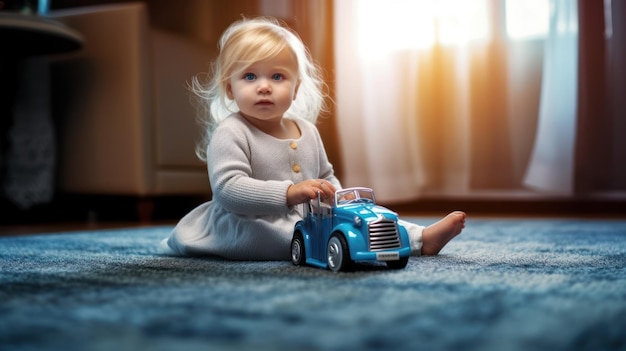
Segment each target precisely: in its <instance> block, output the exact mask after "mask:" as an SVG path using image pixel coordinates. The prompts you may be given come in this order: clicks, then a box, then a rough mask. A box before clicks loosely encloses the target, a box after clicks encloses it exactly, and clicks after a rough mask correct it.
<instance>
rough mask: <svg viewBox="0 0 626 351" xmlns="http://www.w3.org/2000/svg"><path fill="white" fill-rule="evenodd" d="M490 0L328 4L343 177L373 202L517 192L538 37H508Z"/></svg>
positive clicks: (535, 98) (531, 115) (535, 92)
mask: <svg viewBox="0 0 626 351" xmlns="http://www.w3.org/2000/svg"><path fill="white" fill-rule="evenodd" d="M504 16H505V11H504V1H500V0H472V1H467V0H439V1H433V0H411V1H406V0H405V1H403V0H386V1H380V0H378V1H377V0H342V1H336V2H335V19H336V20H335V24H334V26H335V54H336V63H335V67H336V77H337V83H336V100H337V123H338V126H339V128H338V130H339V136H340V140H341V146H342V153H343V165H344V167H343V169H344V179H343V182H344V185H346V186H353V185H354V186H356V185H363V186H370V187H372V188H374V189H376V192H377V197H378V198H379V199H382V200H383V201H386V200H390V201H403V200H411V199H415V198H419V197H421V196H448V195H454V196H465V195H467V196H471V195H474V194H488V193H492V192H501V191H508V192H510V191H517V190H520V189H523V188H524V185H523V184H522V183H523V178H524V174H525V170H526V165H527V163H528V160H529V158H530V154H531V151H532V143H533V140H534V133H535V128H536V125H537V110H538V109H539V92H540V89H539V87H540V85H541V71H542V66H541V63H542V58H543V49H542V47H543V45H542V44H543V39H540V40H527V41H524V42H519V41H515V42H513V41H510V40H509V39H508V38H507V36H506V33H505V21H504Z"/></svg>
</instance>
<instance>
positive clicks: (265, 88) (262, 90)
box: [257, 79, 272, 94]
mask: <svg viewBox="0 0 626 351" xmlns="http://www.w3.org/2000/svg"><path fill="white" fill-rule="evenodd" d="M271 92H272V87H271V86H270V84H269V83H268V82H267V80H265V79H263V80H260V81H259V86H258V88H257V93H259V94H270V93H271Z"/></svg>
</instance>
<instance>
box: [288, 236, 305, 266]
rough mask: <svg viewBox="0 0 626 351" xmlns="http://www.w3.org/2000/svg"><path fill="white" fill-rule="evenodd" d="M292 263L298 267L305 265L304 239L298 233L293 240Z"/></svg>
mask: <svg viewBox="0 0 626 351" xmlns="http://www.w3.org/2000/svg"><path fill="white" fill-rule="evenodd" d="M291 262H292V263H293V264H294V265H296V266H302V265H304V262H305V259H304V238H303V237H302V233H300V232H296V233H295V234H294V235H293V238H292V239H291Z"/></svg>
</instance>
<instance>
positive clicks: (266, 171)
mask: <svg viewBox="0 0 626 351" xmlns="http://www.w3.org/2000/svg"><path fill="white" fill-rule="evenodd" d="M294 121H295V122H296V124H297V125H298V127H299V128H300V132H301V136H300V138H299V139H283V140H281V139H277V138H274V137H272V136H270V135H268V134H265V133H263V132H262V131H260V130H259V129H257V128H256V127H254V126H253V125H252V124H250V123H248V122H247V121H246V120H245V119H244V118H243V117H241V116H240V115H239V114H233V115H231V116H229V117H228V118H226V119H225V120H224V121H223V122H222V123H221V124H220V125H219V126H218V128H217V129H216V130H215V132H214V134H213V137H212V139H211V142H210V144H209V147H208V150H207V165H208V171H209V180H210V182H211V189H212V191H213V199H212V200H211V201H209V202H206V203H204V204H201V205H200V206H198V207H197V208H195V209H194V210H192V211H191V212H190V213H188V214H187V215H186V216H185V217H183V218H182V219H181V220H180V222H179V223H178V224H177V225H176V227H175V228H174V230H173V231H172V234H171V235H170V237H169V238H168V239H166V241H165V243H166V244H167V246H168V247H169V248H170V249H171V250H172V251H174V253H177V254H181V255H203V254H206V255H216V256H221V257H225V258H230V259H239V260H277V259H278V260H288V259H289V257H290V256H289V255H290V242H291V236H292V234H293V228H294V225H295V223H296V222H297V221H298V220H299V219H301V218H302V217H301V206H295V207H289V206H287V188H288V187H289V186H290V185H292V184H294V183H298V182H301V181H303V180H306V179H317V178H320V179H325V180H327V181H329V182H331V183H332V184H333V185H334V186H335V187H336V188H338V189H339V188H341V184H340V183H339V180H338V179H337V178H336V177H335V175H334V172H333V166H332V164H331V163H330V162H329V161H328V158H327V156H326V152H325V149H324V145H323V143H322V139H321V138H320V135H319V132H318V131H317V128H315V125H313V124H312V123H310V122H308V121H305V120H303V119H294Z"/></svg>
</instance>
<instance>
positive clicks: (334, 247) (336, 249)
mask: <svg viewBox="0 0 626 351" xmlns="http://www.w3.org/2000/svg"><path fill="white" fill-rule="evenodd" d="M327 261H328V268H329V269H330V270H331V271H333V272H339V271H347V270H349V269H350V267H351V266H352V261H351V259H350V251H349V250H348V243H347V242H346V239H345V238H344V237H343V236H341V235H337V234H333V236H331V237H330V240H328V249H327Z"/></svg>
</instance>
